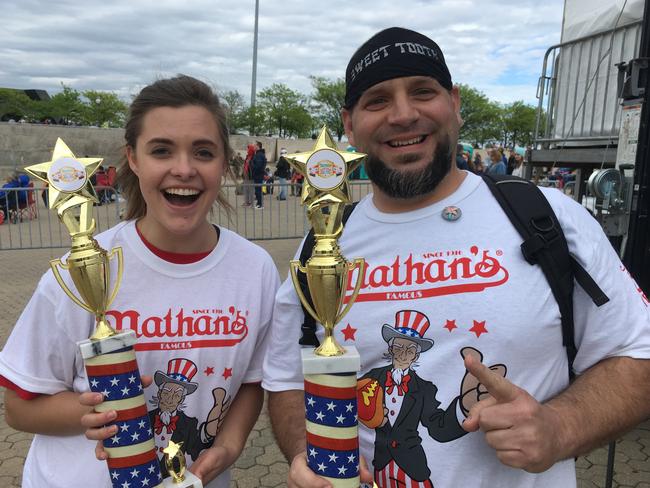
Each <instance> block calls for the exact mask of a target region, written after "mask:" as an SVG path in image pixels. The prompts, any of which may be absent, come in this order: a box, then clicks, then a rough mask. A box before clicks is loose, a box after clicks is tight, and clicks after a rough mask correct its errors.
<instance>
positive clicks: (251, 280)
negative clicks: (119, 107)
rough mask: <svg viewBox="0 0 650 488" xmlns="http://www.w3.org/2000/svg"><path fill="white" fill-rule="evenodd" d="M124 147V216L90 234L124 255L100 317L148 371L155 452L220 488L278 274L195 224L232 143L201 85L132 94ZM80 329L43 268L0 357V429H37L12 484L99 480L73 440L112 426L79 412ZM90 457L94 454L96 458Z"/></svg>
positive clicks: (102, 480) (230, 240)
mask: <svg viewBox="0 0 650 488" xmlns="http://www.w3.org/2000/svg"><path fill="white" fill-rule="evenodd" d="M125 139H126V161H125V162H124V164H123V165H122V167H121V169H120V172H119V176H118V178H119V184H120V187H121V188H122V191H123V195H124V196H125V197H126V199H127V205H128V207H127V211H126V219H127V220H126V221H125V222H122V223H120V224H118V225H117V226H115V227H113V228H112V229H110V230H108V231H106V232H104V233H102V234H100V235H99V236H98V237H97V240H98V241H99V243H100V245H101V246H102V247H103V248H104V249H112V248H114V247H117V246H120V247H122V250H123V253H124V278H123V280H122V283H121V287H120V290H119V293H118V294H117V298H116V300H115V302H114V303H113V304H112V306H111V310H110V311H109V312H108V314H107V318H108V320H109V322H111V324H112V325H113V326H114V327H115V328H116V329H118V330H120V329H127V328H131V329H133V330H135V331H136V334H137V336H138V343H137V346H136V351H137V359H138V363H139V367H140V372H141V373H142V374H146V375H151V376H153V380H154V381H153V382H152V383H151V384H150V385H149V381H147V382H146V385H149V386H148V387H147V388H146V389H145V398H146V401H147V403H148V406H149V409H150V411H149V417H150V419H151V423H152V425H153V426H154V433H155V437H156V447H157V448H158V450H159V451H160V452H159V458H162V455H163V453H162V449H164V448H165V447H166V446H167V444H168V443H169V441H170V440H173V441H174V442H176V443H178V442H179V440H181V439H182V441H183V446H182V448H183V450H184V451H185V454H186V460H187V462H188V466H189V467H190V470H191V471H192V472H194V473H195V474H196V475H197V476H199V477H200V478H201V479H202V481H203V484H204V486H207V487H210V488H216V487H219V488H226V487H228V486H229V478H230V476H229V472H228V467H229V466H230V465H231V464H232V463H233V462H234V461H235V460H236V459H237V457H238V456H239V454H240V453H241V451H242V449H243V446H244V444H245V442H246V438H247V436H248V434H249V432H250V430H251V428H252V427H253V425H254V423H255V420H256V419H257V416H258V414H259V411H260V408H261V405H262V400H263V393H262V390H261V387H260V385H259V381H260V380H261V361H262V358H263V355H264V339H265V334H266V330H267V326H268V324H269V322H270V319H271V313H272V301H273V297H274V295H275V290H276V288H277V286H278V283H279V280H278V274H277V270H276V269H275V266H274V264H273V262H272V260H271V258H270V256H269V255H268V254H267V253H266V252H265V251H264V250H262V249H261V248H259V247H257V246H255V245H254V244H252V243H250V242H248V241H246V240H245V239H243V238H242V237H240V236H238V235H236V234H234V233H233V232H231V231H229V230H227V229H224V228H218V227H216V226H214V225H212V224H211V223H210V222H209V221H208V220H207V218H208V214H209V213H210V210H211V209H212V206H213V204H214V203H215V201H217V202H219V204H221V205H225V206H228V204H227V202H226V201H225V200H224V199H223V196H222V195H221V193H220V188H221V182H222V178H223V177H224V176H225V175H226V174H228V172H229V167H228V165H227V161H229V160H230V156H231V148H230V145H229V143H228V131H227V127H226V124H225V117H224V112H223V109H222V107H221V105H220V103H219V100H218V99H217V97H216V96H215V95H214V93H213V92H212V90H211V89H210V88H209V87H208V86H207V85H206V84H204V83H202V82H200V81H198V80H196V79H193V78H190V77H187V76H179V77H176V78H172V79H166V80H160V81H157V82H155V83H153V84H152V85H150V86H148V87H146V88H144V89H143V90H142V92H141V93H140V94H139V95H138V96H137V97H136V99H135V100H134V101H133V104H132V105H131V111H130V115H129V119H128V121H127V124H126V132H125ZM93 322H94V321H93V318H92V317H91V316H89V314H88V313H86V312H84V311H83V310H81V309H80V308H79V307H77V306H76V305H74V304H73V303H72V301H71V300H70V299H69V298H67V297H66V296H65V294H64V293H63V291H62V290H61V289H60V287H59V286H58V285H57V283H56V282H55V280H54V277H53V275H52V273H51V272H47V273H46V274H45V276H44V277H43V278H42V279H41V281H40V283H39V285H38V288H37V289H36V292H35V293H34V296H33V297H32V299H31V300H30V302H29V304H28V305H27V307H26V309H25V311H24V312H23V314H22V315H21V317H20V319H19V320H18V323H17V324H16V326H15V328H14V330H13V332H12V334H11V337H10V338H9V340H8V341H7V344H6V346H5V348H4V349H3V351H2V352H1V353H0V375H2V377H3V379H2V382H3V384H4V386H6V387H7V391H6V394H5V407H6V420H7V423H8V424H9V425H10V426H12V427H14V428H15V429H18V430H23V431H28V432H34V433H36V434H37V435H36V436H35V437H34V441H33V443H32V446H31V449H30V452H29V455H28V457H27V460H26V463H25V470H24V475H23V487H25V488H31V487H39V488H40V487H43V486H48V487H61V488H63V487H65V488H72V487H88V486H92V487H110V486H111V484H110V479H109V471H108V469H107V467H106V464H105V463H104V462H101V461H98V460H97V459H96V458H95V447H96V442H95V441H93V440H89V439H86V437H85V436H84V431H85V428H86V427H98V426H101V425H103V424H106V423H108V422H110V421H111V420H112V419H114V418H115V412H114V411H109V412H104V413H101V414H97V413H94V412H93V410H92V407H88V406H82V404H81V403H83V404H85V405H97V404H98V403H99V402H101V401H102V395H101V394H100V393H89V392H88V390H89V388H88V385H87V377H86V373H85V370H84V366H83V362H82V360H81V358H80V355H79V351H78V348H77V345H76V343H77V341H81V340H83V339H86V338H87V337H88V336H89V335H90V333H91V331H92V329H93V327H94V323H93ZM146 385H145V386H146ZM82 392H86V393H84V394H83V395H81V399H80V394H81V393H82ZM82 418H83V421H82ZM82 424H83V426H82ZM84 426H85V427H84ZM129 434H130V432H129ZM118 435H126V433H125V432H120V433H119V434H118V428H117V426H112V427H107V428H103V429H101V428H91V429H90V430H89V431H88V436H89V437H90V438H93V439H99V438H109V437H113V436H116V437H117V436H118ZM98 457H99V458H105V457H106V456H105V453H103V451H101V450H99V454H98ZM163 475H165V474H164V471H163Z"/></svg>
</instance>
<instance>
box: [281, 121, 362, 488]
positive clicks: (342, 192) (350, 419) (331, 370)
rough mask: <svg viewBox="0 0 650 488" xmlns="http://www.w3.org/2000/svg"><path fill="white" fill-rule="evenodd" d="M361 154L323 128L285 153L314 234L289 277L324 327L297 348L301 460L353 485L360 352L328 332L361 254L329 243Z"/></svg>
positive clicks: (341, 487) (338, 482) (338, 487)
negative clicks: (315, 343)
mask: <svg viewBox="0 0 650 488" xmlns="http://www.w3.org/2000/svg"><path fill="white" fill-rule="evenodd" d="M364 157H365V154H360V153H350V152H342V151H339V150H338V149H337V147H336V145H335V143H334V141H333V140H332V137H331V135H330V134H329V132H328V130H327V128H326V127H323V129H322V130H321V133H320V135H319V136H318V139H317V141H316V144H315V145H314V147H313V149H312V150H311V151H309V152H305V153H297V154H290V155H287V156H286V159H287V161H289V164H291V166H293V168H294V169H295V170H296V171H298V172H299V173H301V174H303V175H304V177H305V181H304V184H303V189H302V203H303V205H305V206H306V207H307V217H308V219H309V221H310V222H311V224H312V228H313V232H314V238H315V244H314V249H313V252H312V255H311V257H310V258H309V259H308V260H307V262H306V263H305V265H304V266H303V265H301V263H300V261H298V260H293V261H291V263H290V272H291V280H292V281H293V285H294V287H295V289H296V293H297V294H298V297H299V298H300V301H301V302H302V304H303V306H304V308H305V309H306V310H307V312H308V313H309V314H310V315H312V317H313V318H314V319H315V320H316V321H317V322H320V323H321V324H322V325H323V327H324V328H325V336H324V338H323V341H322V344H321V345H320V346H319V347H318V348H317V349H315V350H314V349H310V348H305V349H303V350H302V366H303V374H304V376H305V408H306V429H307V464H308V465H309V467H310V468H311V469H312V471H314V472H315V473H316V474H318V475H319V476H322V477H324V478H325V479H327V480H328V481H329V482H330V483H331V484H332V485H333V486H334V487H335V488H348V487H350V488H358V487H359V465H358V462H359V438H358V424H357V409H356V405H357V396H356V384H357V372H358V371H359V369H360V367H361V364H360V358H359V353H358V352H357V350H356V348H355V347H349V348H348V349H347V350H345V349H344V348H343V347H342V346H341V345H340V344H338V343H337V342H336V340H335V338H334V334H333V333H334V327H335V325H336V324H337V323H338V322H340V321H341V319H342V318H343V316H344V315H345V314H346V313H347V312H348V311H349V310H350V307H351V306H352V304H353V303H354V301H355V299H356V297H357V295H358V294H359V290H360V288H361V283H362V281H363V276H364V272H365V260H364V259H363V258H356V259H354V260H353V261H351V262H349V261H347V260H346V259H345V257H344V256H343V254H342V253H341V250H340V249H339V246H338V242H337V239H338V238H339V236H340V235H341V232H342V231H343V225H342V219H343V210H344V208H345V206H346V205H347V204H349V203H350V192H349V187H348V175H349V174H350V173H351V172H352V171H354V169H355V168H356V167H357V166H358V165H359V164H361V161H362V160H363V158H364ZM354 270H356V271H357V276H356V282H355V285H354V288H353V291H352V293H351V294H350V295H346V289H347V284H348V281H349V280H348V278H349V275H350V274H351V273H353V272H354ZM298 272H302V273H304V274H305V275H306V277H307V284H308V288H309V294H310V295H311V297H312V302H313V305H312V303H310V302H309V300H308V299H307V297H306V296H305V294H304V293H303V291H302V289H301V287H300V282H299V279H298ZM346 300H347V303H345V302H346ZM321 405H323V406H324V405H327V407H325V408H321ZM323 412H326V413H325V414H323ZM332 459H335V460H336V461H332Z"/></svg>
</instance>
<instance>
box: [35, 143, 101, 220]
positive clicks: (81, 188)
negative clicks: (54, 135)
mask: <svg viewBox="0 0 650 488" xmlns="http://www.w3.org/2000/svg"><path fill="white" fill-rule="evenodd" d="M102 161H103V159H102V158H77V157H75V155H74V154H73V153H72V151H71V150H70V148H69V147H68V146H67V145H66V143H65V142H63V140H62V139H61V138H58V139H57V140H56V144H55V146H54V151H53V152H52V159H51V160H50V161H46V162H44V163H39V164H34V165H32V166H28V167H27V168H25V171H27V172H28V173H29V174H30V175H32V176H34V177H35V178H38V179H39V180H41V181H44V182H45V183H47V184H48V206H49V208H51V209H56V211H57V213H58V215H59V217H62V216H63V213H64V212H65V211H66V210H68V209H69V208H72V207H75V206H79V205H82V204H83V203H86V202H94V203H98V202H99V200H98V198H97V194H96V193H95V189H94V188H93V185H92V183H91V181H90V177H91V176H92V175H93V174H94V173H95V171H97V168H99V165H100V164H101V163H102ZM87 208H88V205H86V206H84V208H83V209H82V210H86V209H87ZM65 223H66V226H67V225H68V222H65ZM79 230H87V229H79Z"/></svg>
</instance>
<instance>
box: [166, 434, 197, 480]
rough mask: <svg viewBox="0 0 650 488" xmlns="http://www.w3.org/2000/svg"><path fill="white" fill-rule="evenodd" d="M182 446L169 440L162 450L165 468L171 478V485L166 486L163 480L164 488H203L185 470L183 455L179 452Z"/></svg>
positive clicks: (192, 475) (194, 477)
mask: <svg viewBox="0 0 650 488" xmlns="http://www.w3.org/2000/svg"><path fill="white" fill-rule="evenodd" d="M182 445H183V443H182V442H179V443H178V444H176V443H175V442H174V441H171V440H170V441H169V444H168V445H167V447H166V448H165V449H163V452H164V453H165V467H166V468H167V472H168V473H169V476H171V483H169V484H168V483H167V481H166V480H165V487H167V488H171V487H176V488H181V487H183V488H203V484H202V483H201V480H199V479H198V478H197V477H196V476H195V475H194V474H192V473H190V472H189V471H187V470H186V465H185V454H184V453H183V451H181V446H182Z"/></svg>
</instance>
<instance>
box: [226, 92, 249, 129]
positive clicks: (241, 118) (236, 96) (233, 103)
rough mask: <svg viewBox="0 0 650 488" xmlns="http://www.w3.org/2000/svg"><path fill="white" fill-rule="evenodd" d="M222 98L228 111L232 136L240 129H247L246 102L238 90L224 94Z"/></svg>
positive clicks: (227, 115)
mask: <svg viewBox="0 0 650 488" xmlns="http://www.w3.org/2000/svg"><path fill="white" fill-rule="evenodd" d="M220 96H221V100H222V102H223V104H224V108H225V109H226V117H227V118H228V130H229V131H230V133H231V134H237V132H238V131H239V130H240V129H245V128H246V116H245V112H246V102H244V96H243V95H242V94H241V93H239V92H238V91H237V90H229V91H226V92H223V93H221V95H220Z"/></svg>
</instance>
